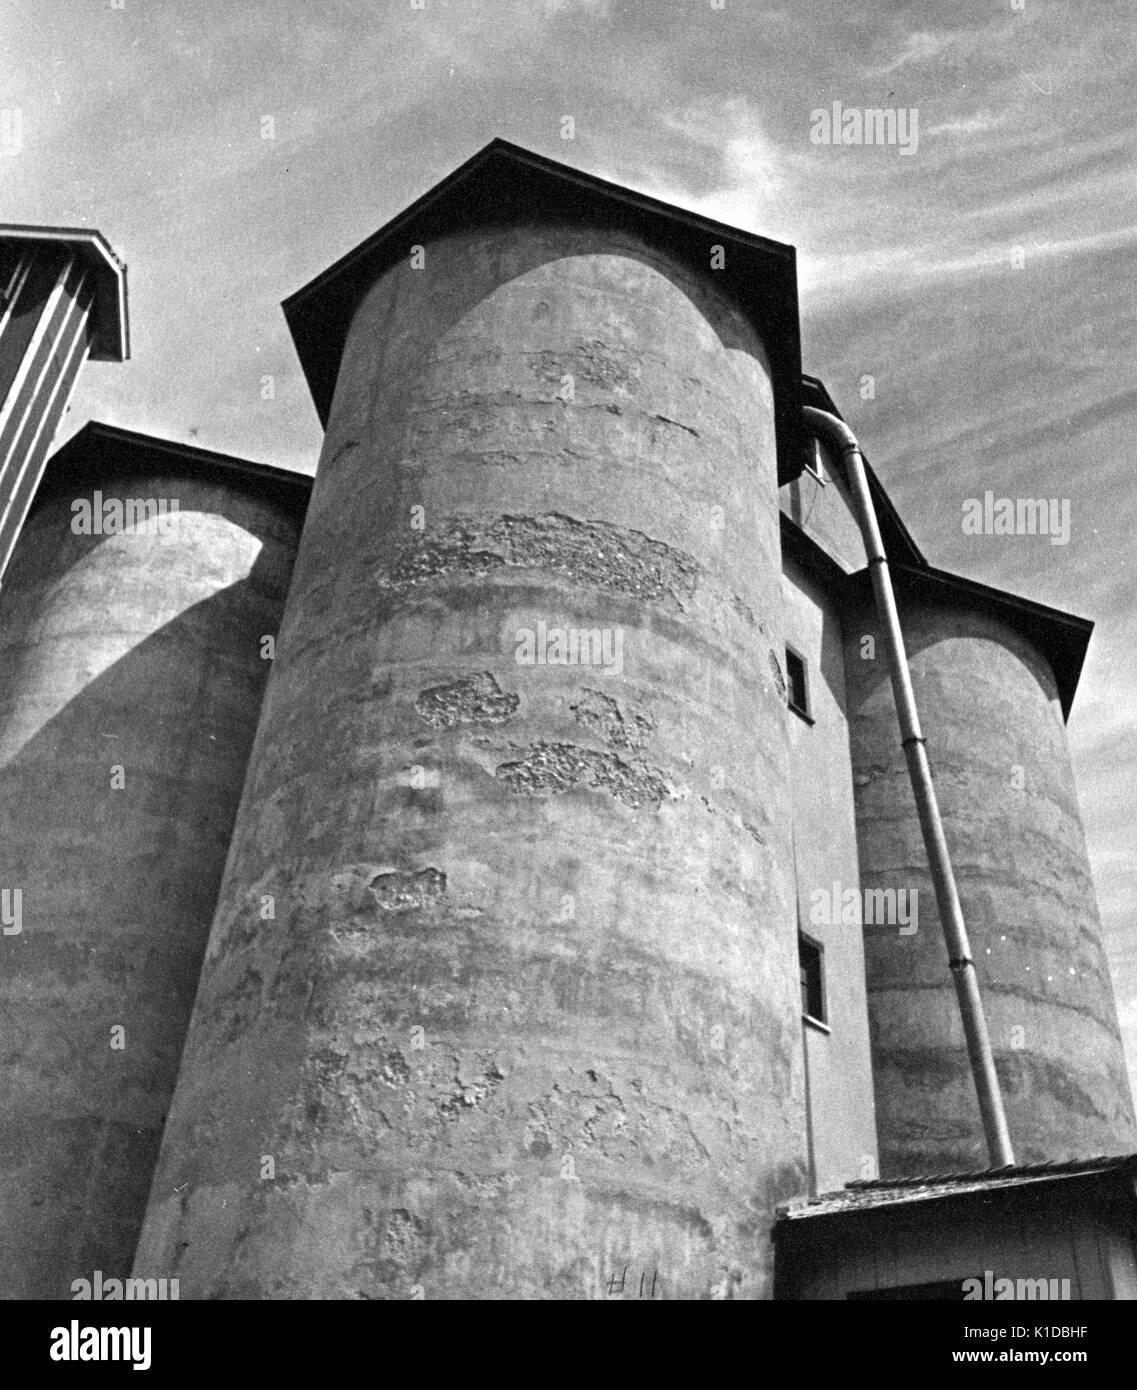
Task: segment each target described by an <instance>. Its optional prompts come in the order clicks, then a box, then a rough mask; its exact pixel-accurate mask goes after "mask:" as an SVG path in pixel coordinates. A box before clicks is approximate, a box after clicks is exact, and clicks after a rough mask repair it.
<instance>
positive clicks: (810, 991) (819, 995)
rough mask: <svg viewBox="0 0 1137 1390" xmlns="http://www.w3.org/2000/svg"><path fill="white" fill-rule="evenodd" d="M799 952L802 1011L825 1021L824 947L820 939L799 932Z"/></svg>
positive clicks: (808, 1015) (819, 1020) (807, 1016)
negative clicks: (816, 939)
mask: <svg viewBox="0 0 1137 1390" xmlns="http://www.w3.org/2000/svg"><path fill="white" fill-rule="evenodd" d="M797 952H798V963H799V965H800V967H801V1011H802V1013H803V1014H804V1015H805V1016H806V1018H811V1019H813V1020H814V1022H816V1023H825V1022H827V1020H826V1017H825V978H824V970H823V962H824V949H823V947H822V945H821V943H820V942H819V941H814V940H813V938H812V937H809V936H806V935H805V933H804V932H799V933H798V939H797Z"/></svg>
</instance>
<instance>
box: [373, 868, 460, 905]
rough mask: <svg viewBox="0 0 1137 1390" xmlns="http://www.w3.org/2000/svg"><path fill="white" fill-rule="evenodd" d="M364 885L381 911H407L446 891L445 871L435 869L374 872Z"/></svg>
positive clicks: (431, 900)
mask: <svg viewBox="0 0 1137 1390" xmlns="http://www.w3.org/2000/svg"><path fill="white" fill-rule="evenodd" d="M367 887H368V889H369V890H370V892H371V894H372V896H373V897H374V899H375V901H376V903H378V905H379V908H380V911H382V912H408V911H410V910H411V909H412V908H417V907H425V906H426V905H427V903H430V902H435V901H437V899H439V898H440V897H441V896H442V895H443V893H445V892H446V875H445V874H444V873H441V872H440V871H439V870H438V869H420V870H419V871H418V872H417V873H409V872H406V871H396V872H394V873H387V874H376V875H375V877H374V878H373V879H372V880H371V881H370V883H368V885H367Z"/></svg>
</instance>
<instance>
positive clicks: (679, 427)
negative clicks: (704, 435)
mask: <svg viewBox="0 0 1137 1390" xmlns="http://www.w3.org/2000/svg"><path fill="white" fill-rule="evenodd" d="M651 418H652V419H653V420H659V421H661V422H662V423H663V424H665V425H674V426H675V428H676V429H677V430H686V431H687V433H688V434H693V435H694V436H695V438H696V439H698V437H699V431H698V430H697V429H695V427H694V425H684V424H682V423H681V422H680V421H679V420H672V419H671V417H670V416H669V415H653V416H652V417H651Z"/></svg>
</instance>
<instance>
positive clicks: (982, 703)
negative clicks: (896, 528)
mask: <svg viewBox="0 0 1137 1390" xmlns="http://www.w3.org/2000/svg"><path fill="white" fill-rule="evenodd" d="M898 584H899V593H900V602H901V615H902V620H903V626H904V635H905V641H906V642H907V644H908V655H909V659H910V664H911V668H912V676H913V682H914V685H915V691H916V699H917V703H918V705H919V709H920V719H921V722H922V724H923V728H924V734H925V736H926V738H927V747H928V757H929V759H930V761H931V766H932V774H933V777H934V778H935V785H936V792H937V796H938V798H939V803H940V809H941V811H942V813H943V820H944V830H945V833H946V835H947V840H948V846H949V849H950V851H951V856H952V865H953V868H954V871H955V875H956V879H957V882H958V885H959V893H960V899H961V902H962V905H963V914H964V919H965V921H966V923H967V930H968V934H969V936H970V939H971V948H972V953H973V956H974V959H975V963H976V968H977V971H978V975H979V984H980V989H981V990H982V994H983V1004H984V1009H985V1012H986V1016H987V1024H988V1028H989V1031H990V1035H991V1042H992V1046H993V1049H994V1051H995V1059H996V1066H997V1068H998V1073H999V1077H1000V1080H1001V1083H1002V1088H1003V1097H1004V1101H1005V1104H1006V1109H1007V1119H1008V1123H1009V1126H1010V1131H1011V1140H1012V1144H1013V1146H1014V1152H1015V1160H1016V1162H1018V1163H1030V1162H1038V1161H1043V1160H1047V1159H1066V1158H1071V1157H1086V1156H1093V1155H1098V1154H1103V1153H1120V1152H1129V1151H1131V1150H1132V1149H1133V1147H1134V1143H1135V1141H1137V1132H1135V1130H1134V1122H1133V1111H1132V1105H1131V1101H1130V1098H1129V1087H1128V1083H1127V1078H1126V1071H1125V1063H1124V1058H1123V1054H1122V1047H1121V1041H1120V1036H1119V1032H1118V1026H1117V1017H1116V1010H1115V1006H1114V1000H1113V991H1112V986H1111V983H1110V977H1109V968H1108V964H1107V962H1106V958H1105V954H1104V951H1103V949H1102V943H1101V928H1100V923H1099V920H1098V912H1097V905H1096V900H1095V895H1094V888H1093V882H1092V880H1091V876H1090V868H1089V862H1088V859H1087V855H1086V845H1085V838H1084V835H1083V832H1082V825H1081V820H1080V817H1079V813H1078V804H1077V796H1076V792H1075V788H1074V781H1073V774H1072V771H1071V766H1070V756H1069V751H1068V748H1067V744H1066V731H1065V724H1064V721H1063V715H1062V708H1061V704H1060V701H1059V695H1058V689H1057V687H1056V683H1055V677H1054V674H1053V671H1052V669H1051V666H1050V664H1049V663H1048V661H1047V659H1046V657H1045V656H1044V655H1043V654H1042V651H1041V650H1040V649H1039V647H1038V645H1037V643H1036V642H1035V641H1032V640H1030V639H1029V638H1028V636H1026V635H1024V633H1023V632H1022V631H1021V630H1019V629H1017V628H1016V627H1015V626H1014V625H1012V623H1011V622H1010V621H1008V615H1007V613H1006V612H1003V613H1002V614H1001V615H1000V613H999V612H998V611H997V610H996V609H994V608H991V607H985V606H984V605H982V604H980V603H977V602H975V601H974V600H968V599H967V598H966V597H964V596H962V595H961V594H959V593H956V594H954V596H953V594H951V593H949V592H946V591H941V592H940V594H939V596H938V598H937V595H936V593H935V592H934V590H935V588H936V586H935V584H934V582H933V581H931V580H928V579H925V580H923V581H919V582H917V581H916V580H915V579H913V578H908V579H905V577H904V576H903V575H900V576H898ZM876 632H877V627H876V619H875V614H874V613H873V612H872V610H871V609H870V608H868V607H866V608H865V609H864V610H863V612H862V614H861V617H860V620H859V621H853V622H851V623H850V624H849V625H848V628H847V636H848V645H847V653H846V669H847V678H848V691H849V707H850V708H849V729H850V739H851V744H852V754H853V770H854V781H855V784H856V805H857V837H858V842H859V851H860V860H861V873H862V879H863V883H864V886H865V888H866V890H872V889H885V890H887V889H895V890H909V891H913V890H914V891H916V892H917V894H918V898H917V903H918V929H917V931H916V932H915V933H912V934H905V933H902V932H901V931H900V930H898V929H897V927H895V926H888V927H886V926H873V927H866V932H865V936H866V969H867V973H868V987H869V1012H870V1024H871V1030H872V1046H873V1067H874V1075H875V1087H876V1111H877V1127H878V1131H879V1138H880V1156H881V1169H882V1172H883V1173H884V1175H885V1176H894V1175H902V1174H915V1173H939V1172H944V1171H957V1172H958V1171H966V1170H969V1169H975V1168H984V1167H986V1166H987V1162H988V1160H987V1154H986V1149H985V1147H984V1143H983V1135H982V1128H981V1125H980V1120H979V1111H978V1104H977V1101H976V1098H975V1091H974V1087H973V1083H972V1080H971V1073H970V1070H969V1067H968V1061H967V1053H966V1049H965V1045H964V1040H963V1030H962V1025H961V1023H960V1018H959V1011H958V1006H957V1003H956V998H955V989H954V986H953V983H952V979H951V975H950V973H949V971H948V966H947V958H946V952H945V947H944V941H943V934H942V930H941V927H940V923H939V916H938V913H937V911H936V904H935V896H934V893H933V890H932V885H931V881H930V878H929V876H928V873H927V867H926V858H925V855H924V851H923V847H922V840H921V836H920V828H919V824H918V822H917V818H916V808H915V803H914V801H913V798H912V792H911V788H910V785H909V783H908V776H907V771H906V768H905V761H904V756H903V754H902V752H901V749H900V746H899V734H898V732H897V726H896V713H895V707H894V704H893V700H892V692H891V688H890V686H889V680H888V672H887V668H886V663H885V661H884V659H883V656H882V655H881V654H880V653H881V652H882V648H881V646H880V644H879V642H878V643H877V648H876V657H875V659H871V649H870V648H869V647H868V646H867V645H866V644H863V643H862V638H863V636H864V635H865V634H870V633H872V634H875V633H876Z"/></svg>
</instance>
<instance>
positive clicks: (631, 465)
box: [136, 227, 805, 1298]
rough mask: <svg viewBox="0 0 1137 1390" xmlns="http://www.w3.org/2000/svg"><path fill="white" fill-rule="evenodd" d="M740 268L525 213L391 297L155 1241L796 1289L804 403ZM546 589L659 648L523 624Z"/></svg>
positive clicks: (407, 1292) (339, 435) (266, 766)
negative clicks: (735, 274)
mask: <svg viewBox="0 0 1137 1390" xmlns="http://www.w3.org/2000/svg"><path fill="white" fill-rule="evenodd" d="M711 278H712V277H710V276H709V275H708V276H707V277H706V278H705V279H704V278H702V277H700V278H699V279H695V278H693V277H692V276H690V275H689V274H688V273H687V272H686V271H683V270H680V269H679V268H678V267H675V266H673V265H671V264H669V263H668V262H667V261H666V260H664V259H663V258H662V257H661V256H659V255H657V254H655V253H654V252H652V251H650V250H649V249H647V248H646V247H644V246H643V245H641V244H640V243H638V242H636V241H633V240H630V239H626V238H622V237H617V235H616V234H614V233H612V232H610V231H603V230H599V231H595V232H594V231H591V230H588V229H575V230H569V229H558V228H551V227H550V228H543V227H525V228H515V229H503V230H492V229H487V230H482V231H473V232H467V233H463V234H461V235H456V236H454V237H452V238H447V239H444V240H440V241H437V242H432V243H429V244H428V246H427V255H426V267H425V269H423V270H418V271H415V270H413V269H411V267H410V266H409V265H407V266H401V267H399V268H396V269H394V270H392V271H390V272H388V273H387V274H386V275H385V276H384V277H382V278H381V279H380V280H379V282H378V283H377V284H376V286H375V287H374V289H373V290H372V292H371V293H370V295H369V296H368V297H367V298H366V300H365V302H364V303H363V305H362V306H361V308H360V310H359V312H358V314H357V316H356V319H355V322H354V325H353V328H352V332H351V336H350V339H349V342H348V346H347V351H346V354H345V359H344V362H343V366H342V369H341V374H340V380H339V384H338V387H337V394H336V401H335V406H334V410H333V412H332V418H331V421H330V426H329V432H328V437H327V441H326V445H325V449H324V452H323V456H322V461H321V465H320V469H319V472H318V475H317V480H316V484H315V490H314V494H313V500H312V507H311V510H310V512H309V519H308V523H307V527H306V530H305V534H304V537H303V540H302V544H301V553H300V556H299V558H298V562H297V571H296V578H295V582H294V586H293V589H292V593H291V595H290V598H289V604H288V609H287V612H286V616H285V621H284V626H283V629H282V640H281V646H280V649H279V657H278V661H277V664H276V666H275V669H274V671H273V675H272V680H271V682H270V686H269V690H268V693H267V696H266V702H265V715H264V719H263V721H262V725H261V729H260V731H259V733H258V738H257V743H256V747H255V750H254V753H253V757H252V759H251V763H250V776H249V781H248V784H247V786H246V790H245V795H244V800H243V803H242V809H241V812H240V814H239V816H238V830H237V832H236V835H235V839H234V852H233V855H232V859H231V862H230V866H229V869H228V872H227V874H226V880H225V884H224V886H223V889H222V894H221V900H220V903H219V908H218V915H217V918H216V921H215V924H214V929H213V933H212V935H211V938H210V945H209V949H208V952H207V962H206V968H205V971H204V973H203V982H202V988H201V991H200V993H199V996H198V1002H197V1006H196V1010H195V1015H194V1020H193V1023H192V1025H191V1030H190V1037H189V1040H188V1042H187V1047H186V1053H185V1058H184V1062H183V1067H182V1072H181V1075H180V1079H179V1084H178V1091H177V1096H176V1100H175V1105H174V1107H173V1110H172V1112H171V1117H170V1121H169V1124H168V1126H167V1131H166V1137H165V1141H164V1145H163V1150H162V1157H161V1160H160V1171H159V1177H158V1180H157V1181H156V1184H155V1190H154V1198H153V1201H152V1205H151V1208H150V1211H149V1213H148V1217H147V1222H146V1227H145V1231H144V1235H143V1239H142V1242H141V1245H140V1249H139V1256H138V1260H137V1262H136V1270H137V1271H138V1272H139V1273H142V1272H145V1271H151V1270H161V1271H163V1272H164V1273H166V1274H168V1275H176V1276H178V1277H180V1279H181V1281H182V1283H181V1288H182V1295H183V1297H226V1298H244V1297H247V1298H254V1297H270V1298H305V1297H313V1296H329V1297H363V1298H408V1297H412V1296H414V1294H415V1291H416V1288H417V1289H421V1290H422V1291H423V1293H424V1294H425V1296H426V1297H428V1298H459V1297H475V1298H476V1297H495V1296H497V1297H514V1298H522V1297H538V1298H539V1297H550V1296H552V1297H555V1296H564V1297H589V1296H601V1295H603V1294H605V1293H606V1292H607V1288H608V1280H609V1279H610V1278H612V1277H616V1278H619V1277H620V1275H621V1274H622V1273H623V1272H624V1268H625V1266H626V1281H627V1283H626V1289H625V1296H630V1297H632V1296H636V1290H638V1287H639V1275H640V1274H641V1273H642V1272H644V1271H646V1273H647V1284H646V1287H647V1288H649V1289H650V1286H651V1277H652V1274H653V1272H654V1273H655V1274H656V1275H657V1281H658V1282H657V1286H656V1287H657V1292H656V1296H657V1297H659V1296H666V1297H669V1298H675V1297H683V1298H699V1297H707V1296H714V1295H718V1296H738V1295H744V1296H759V1297H761V1296H765V1295H766V1294H768V1291H769V1268H770V1257H771V1252H770V1246H769V1240H768V1230H769V1224H770V1214H771V1210H772V1208H773V1206H774V1205H775V1203H776V1202H777V1201H779V1200H782V1199H783V1198H785V1196H786V1195H787V1194H789V1193H791V1192H797V1191H801V1190H803V1188H804V1165H805V1142H804V1119H803V1113H802V1112H803V1086H802V1065H801V1039H800V1034H799V1019H798V984H797V976H796V946H795V932H794V910H793V884H792V877H791V872H790V857H789V787H788V777H787V746H786V730H785V711H784V709H783V706H782V695H781V688H780V686H781V673H780V670H779V667H778V659H779V649H780V639H779V637H778V636H777V635H776V632H775V627H776V624H777V622H778V604H779V598H778V589H779V562H778V532H777V524H778V523H777V501H776V493H775V487H776V484H775V463H774V453H773V448H774V444H773V438H774V436H773V421H772V414H771V391H770V385H769V377H768V372H767V368H766V366H765V362H764V354H763V350H762V348H761V345H760V343H759V342H758V340H757V338H756V337H755V335H754V333H753V331H752V330H751V329H750V327H749V326H748V325H747V324H746V323H745V322H743V321H741V320H740V319H739V317H738V316H737V314H736V313H735V312H734V311H733V310H732V309H731V308H730V306H729V305H728V304H726V303H725V302H724V301H723V300H722V299H720V297H719V295H718V293H717V292H716V290H715V288H714V287H713V285H711V284H710V283H709V281H710V280H711ZM570 378H571V381H570ZM570 391H571V395H572V399H571V400H570V399H567V398H566V397H567V396H568V395H569V394H570ZM416 508H421V509H422V510H421V511H416ZM724 524H725V529H723V527H724ZM416 527H421V529H416ZM540 622H544V623H546V624H548V626H549V627H550V628H552V627H563V628H569V627H575V628H583V629H603V630H608V631H609V635H610V640H611V642H613V643H614V642H615V640H616V634H619V635H620V638H621V640H622V642H623V647H622V669H621V670H620V671H619V672H617V671H616V670H615V669H612V670H608V671H606V670H605V669H602V668H600V667H597V666H590V667H587V666H586V667H582V666H564V665H528V666H527V665H523V664H519V662H518V660H517V659H516V657H517V655H518V654H519V651H520V648H519V645H518V642H519V638H518V634H519V633H520V632H521V631H522V630H523V629H530V630H532V631H534V632H535V631H536V629H537V625H538V623H540ZM614 654H615V649H614V646H613V647H610V648H609V655H614ZM613 665H614V663H613ZM266 895H267V896H271V897H272V898H273V899H274V902H273V904H272V905H271V906H270V908H269V909H268V910H271V911H274V912H275V919H274V920H271V921H266V920H263V919H262V913H263V911H264V910H265V908H264V907H263V906H262V903H263V899H264V897H265V896H266Z"/></svg>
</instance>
